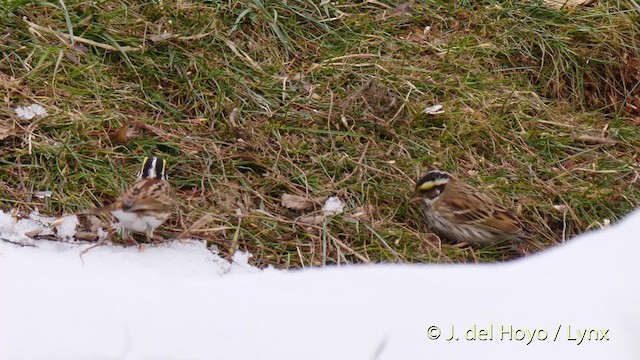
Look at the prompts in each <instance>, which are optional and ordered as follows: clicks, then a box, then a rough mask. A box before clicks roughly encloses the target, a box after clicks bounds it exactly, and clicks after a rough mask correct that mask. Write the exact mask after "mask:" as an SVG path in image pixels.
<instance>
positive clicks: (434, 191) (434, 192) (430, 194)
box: [425, 185, 444, 199]
mask: <svg viewBox="0 0 640 360" xmlns="http://www.w3.org/2000/svg"><path fill="white" fill-rule="evenodd" d="M442 190H444V185H438V186H434V187H432V188H431V189H429V190H427V191H426V192H425V197H426V198H428V199H435V198H437V197H438V196H439V195H440V193H442Z"/></svg>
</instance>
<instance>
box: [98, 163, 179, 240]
mask: <svg viewBox="0 0 640 360" xmlns="http://www.w3.org/2000/svg"><path fill="white" fill-rule="evenodd" d="M175 204H176V201H175V195H174V193H173V190H172V189H171V186H170V185H169V181H168V178H167V174H166V160H163V159H160V158H156V157H151V158H145V159H144V162H143V165H142V170H141V171H140V173H139V175H138V179H137V180H136V182H135V183H133V185H131V187H129V188H128V189H127V190H125V191H124V192H123V193H122V194H121V195H120V196H119V197H118V198H117V199H116V200H115V201H114V202H113V203H112V204H109V205H106V206H103V207H101V208H98V209H95V210H88V211H87V213H93V214H96V213H101V212H110V213H111V214H113V216H115V217H116V218H117V219H118V220H119V221H120V223H121V225H122V228H123V234H122V237H123V238H125V239H126V238H129V231H133V232H139V233H144V234H145V235H146V236H147V238H148V239H150V240H151V239H154V235H153V232H154V230H155V229H157V228H158V227H159V226H160V225H162V224H163V223H164V222H165V221H166V220H167V219H168V218H169V216H170V215H171V212H172V211H173V209H174V207H175Z"/></svg>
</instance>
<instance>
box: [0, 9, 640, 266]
mask: <svg viewBox="0 0 640 360" xmlns="http://www.w3.org/2000/svg"><path fill="white" fill-rule="evenodd" d="M65 3H66V6H65V7H66V9H65V8H63V7H62V6H61V5H60V3H58V2H52V3H47V2H31V1H0V25H1V26H2V28H4V29H6V30H5V31H4V32H3V33H2V34H0V50H1V55H2V58H1V59H0V89H1V90H2V92H3V94H4V96H3V105H2V107H0V117H1V118H2V120H1V122H0V129H3V130H7V129H10V136H8V137H7V138H5V139H4V140H2V143H1V145H0V153H1V154H2V157H1V161H2V167H1V168H0V169H1V170H0V180H1V183H0V184H1V185H0V196H1V197H2V199H3V204H2V208H3V209H5V210H6V209H8V208H11V207H14V208H16V207H17V208H20V209H22V210H35V209H37V210H39V211H40V212H42V213H46V214H61V213H65V212H73V211H76V210H79V209H82V208H85V207H90V206H96V205H99V204H102V203H103V202H108V201H110V200H112V199H113V198H114V197H115V196H117V194H118V193H119V192H120V191H121V190H122V189H123V188H124V187H126V186H127V184H128V183H130V182H131V181H132V179H133V177H134V175H135V173H136V172H137V170H138V167H139V163H140V160H141V159H142V157H144V156H147V155H150V154H156V155H161V156H163V157H166V158H167V159H168V161H169V164H170V177H171V181H172V183H173V185H174V186H175V188H176V189H177V193H178V194H179V196H180V204H179V216H174V217H173V218H172V220H171V221H170V222H169V223H168V224H167V225H166V226H164V227H163V228H161V230H164V232H165V236H169V234H168V232H169V231H175V232H181V231H183V230H184V229H185V228H186V227H189V226H191V225H192V224H193V223H194V222H196V221H198V220H199V219H203V217H204V219H203V222H204V223H202V224H200V225H201V226H199V227H200V229H199V230H198V232H197V233H196V234H197V236H199V237H202V238H205V239H207V240H209V241H210V242H212V243H215V244H217V245H218V246H219V247H221V248H222V249H223V250H224V251H228V250H229V249H230V247H231V246H232V244H233V243H234V241H236V242H237V244H238V247H239V248H241V249H248V250H250V251H251V252H252V253H253V254H254V256H255V260H256V262H257V263H258V264H262V265H265V264H274V265H276V266H279V267H296V266H310V265H319V264H322V263H324V262H326V263H335V262H340V263H344V262H362V261H371V262H380V261H392V262H393V261H407V262H420V261H422V262H447V261H454V262H458V261H493V260H502V259H506V258H509V257H512V256H514V253H513V252H512V251H511V250H510V249H509V247H508V246H507V245H504V244H503V245H494V246H489V247H484V248H472V247H467V246H464V247H460V246H454V245H449V244H440V243H439V242H438V239H437V237H435V236H433V235H429V231H428V229H426V227H425V225H424V224H422V222H421V221H420V214H419V211H418V210H417V209H416V208H414V207H413V206H411V204H408V203H407V201H406V199H407V197H408V195H410V193H411V192H412V190H413V180H414V179H416V178H418V177H419V176H420V175H421V174H422V173H423V172H425V171H426V170H428V169H430V168H432V167H439V168H442V169H445V170H448V171H452V172H455V173H457V174H459V175H460V176H461V177H463V178H465V179H467V180H468V181H469V182H471V183H473V184H476V185H478V186H480V187H482V188H483V189H485V190H487V191H489V192H493V193H494V194H496V195H497V196H498V197H499V198H501V199H502V200H503V202H504V203H505V204H507V205H509V206H511V207H512V208H514V209H516V210H517V212H518V213H520V214H521V217H522V218H523V219H525V220H526V222H527V223H528V224H529V226H530V228H531V229H532V230H534V231H535V232H536V233H537V234H538V235H537V237H536V241H538V242H540V243H543V244H545V246H546V245H551V244H553V243H555V242H558V241H560V239H561V238H562V233H563V228H564V231H565V233H566V237H571V236H573V235H575V234H578V233H580V232H582V231H584V230H586V229H588V228H593V227H597V226H598V224H600V223H602V222H603V221H604V219H611V220H615V219H617V218H619V217H620V216H622V215H624V214H625V213H627V212H628V211H629V210H630V209H632V208H633V207H635V206H637V205H638V199H640V196H639V195H640V191H639V190H638V186H637V179H638V159H637V154H638V146H639V145H640V139H639V137H638V134H639V131H638V130H637V128H638V125H639V124H640V111H639V110H638V109H639V107H640V89H639V88H640V86H639V85H638V84H639V82H640V72H639V71H638V58H639V56H640V46H639V44H640V5H638V4H637V3H634V2H633V0H631V1H624V0H623V1H601V2H600V4H599V5H597V6H594V7H587V8H579V9H575V10H570V11H565V10H563V11H557V10H551V9H548V8H545V7H544V6H537V5H533V2H515V1H514V2H511V1H503V2H496V1H480V2H466V1H463V2H449V1H427V2H419V3H418V4H413V5H412V6H411V9H410V12H406V11H405V10H406V9H404V8H402V7H398V8H394V7H395V4H392V3H381V2H377V1H364V2H353V3H352V2H342V1H340V2H335V3H334V2H331V3H329V2H324V4H318V3H319V2H316V1H308V2H307V1H300V0H288V1H284V0H274V1H268V2H267V1H265V2H261V1H259V0H254V1H229V2H217V1H205V2H189V1H161V2H160V3H157V2H146V3H143V2H135V1H98V2H93V3H92V2H87V1H66V2H65ZM23 19H26V20H27V21H29V22H31V23H32V24H36V27H35V28H34V26H33V25H30V24H29V23H27V22H25V20H23ZM37 26H40V27H44V28H39V27H37ZM46 28H50V29H54V30H56V31H58V32H59V33H65V34H68V33H69V28H72V29H73V34H74V35H75V36H78V37H81V38H83V39H88V40H93V41H95V42H98V43H101V44H104V45H107V46H106V48H105V47H97V46H94V45H88V44H86V43H84V44H83V43H80V42H76V45H75V46H74V45H71V44H70V43H69V42H68V41H67V40H65V39H64V38H61V37H60V36H56V35H55V34H52V33H51V32H49V31H48V30H46ZM31 102H38V103H40V104H42V105H44V106H45V107H46V108H47V109H48V110H49V114H50V115H49V116H48V117H46V118H44V119H41V120H38V121H35V122H32V121H25V120H20V119H18V118H17V117H16V116H15V114H14V113H13V108H14V107H16V106H18V105H25V104H29V103H31ZM438 103H441V104H443V105H444V108H445V111H446V112H445V113H444V114H440V115H426V114H424V113H422V112H421V110H422V109H424V108H425V107H426V106H429V105H433V104H438ZM234 109H236V110H234ZM123 127H124V128H125V130H126V128H127V127H130V128H131V130H132V131H133V135H132V136H130V137H127V138H125V137H117V136H113V135H114V134H113V132H114V131H117V130H118V129H121V128H123ZM110 133H112V134H111V135H112V136H109V134H110ZM584 135H589V136H594V137H597V138H598V137H603V136H604V137H606V138H610V139H613V140H615V141H616V144H614V145H610V144H609V145H607V144H598V143H595V144H594V143H593V141H587V143H585V142H583V141H578V140H576V138H577V137H580V136H584ZM37 190H52V191H53V192H54V195H53V197H52V198H50V199H44V200H41V199H38V198H36V197H34V196H33V192H34V191H37ZM284 193H289V194H296V195H303V196H306V195H308V196H310V197H317V196H328V195H334V194H337V195H339V196H340V197H341V198H342V199H344V200H346V202H347V211H346V213H345V215H344V216H337V217H331V218H327V219H326V220H325V222H324V223H322V224H320V225H318V226H302V225H301V224H299V223H296V218H297V217H298V216H300V215H301V213H300V212H295V211H292V210H288V209H285V208H283V207H282V205H281V204H280V197H281V195H282V194H284ZM554 205H562V206H563V207H564V208H565V209H566V220H565V221H563V217H564V216H563V211H562V209H560V208H558V206H556V207H554ZM207 214H212V215H213V216H210V217H205V216H206V215H207ZM162 232H163V231H161V232H160V233H162Z"/></svg>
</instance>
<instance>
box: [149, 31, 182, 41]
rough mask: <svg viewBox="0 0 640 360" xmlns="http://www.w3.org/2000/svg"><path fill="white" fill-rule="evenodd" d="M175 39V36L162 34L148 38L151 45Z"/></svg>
mask: <svg viewBox="0 0 640 360" xmlns="http://www.w3.org/2000/svg"><path fill="white" fill-rule="evenodd" d="M177 37H178V35H177V34H172V33H162V34H159V35H151V36H149V40H151V42H152V43H159V42H161V41H165V40H170V39H174V38H177Z"/></svg>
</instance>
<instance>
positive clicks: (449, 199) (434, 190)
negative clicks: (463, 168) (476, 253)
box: [411, 170, 529, 244]
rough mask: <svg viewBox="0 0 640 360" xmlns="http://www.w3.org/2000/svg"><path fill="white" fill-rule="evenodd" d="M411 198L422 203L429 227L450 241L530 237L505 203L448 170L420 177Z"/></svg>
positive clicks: (493, 241)
mask: <svg viewBox="0 0 640 360" xmlns="http://www.w3.org/2000/svg"><path fill="white" fill-rule="evenodd" d="M411 201H416V202H419V203H420V205H421V207H422V211H423V212H424V217H425V220H426V222H427V224H428V225H429V227H430V228H431V229H433V230H434V231H435V232H436V233H438V235H440V236H443V237H445V238H447V239H449V240H451V241H455V242H469V243H478V244H490V243H495V242H499V241H503V240H510V239H517V240H525V239H528V238H529V236H528V235H527V234H526V232H525V231H524V229H523V227H522V224H521V223H520V221H518V219H517V218H516V217H515V216H514V215H513V214H512V213H511V212H509V211H508V210H507V209H506V208H505V207H504V206H502V205H501V204H500V203H498V202H497V201H496V200H494V199H493V198H491V197H489V196H488V195H486V194H484V193H482V192H481V191H480V190H478V189H476V188H474V187H472V186H471V185H469V184H467V183H465V182H463V181H462V180H460V179H458V178H457V177H455V176H453V175H451V174H449V173H447V172H445V171H440V170H433V171H430V172H429V173H427V174H426V175H425V176H423V177H422V178H421V179H420V180H418V183H417V184H416V189H415V192H414V194H413V196H412V197H411Z"/></svg>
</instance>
